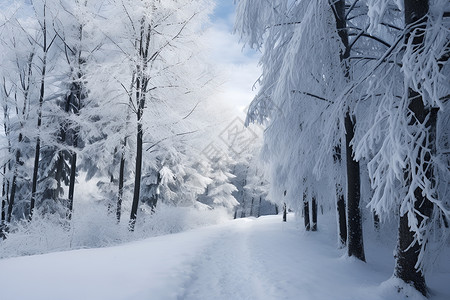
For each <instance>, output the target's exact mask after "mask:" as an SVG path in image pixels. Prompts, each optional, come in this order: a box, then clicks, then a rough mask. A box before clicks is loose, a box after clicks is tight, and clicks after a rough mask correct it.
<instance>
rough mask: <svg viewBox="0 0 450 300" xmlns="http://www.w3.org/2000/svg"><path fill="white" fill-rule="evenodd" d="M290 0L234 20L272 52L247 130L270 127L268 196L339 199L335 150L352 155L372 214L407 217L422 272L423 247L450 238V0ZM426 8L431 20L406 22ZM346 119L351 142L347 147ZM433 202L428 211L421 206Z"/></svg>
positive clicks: (244, 11) (246, 9)
mask: <svg viewBox="0 0 450 300" xmlns="http://www.w3.org/2000/svg"><path fill="white" fill-rule="evenodd" d="M281 2H282V3H283V4H280V5H278V6H277V5H276V3H278V2H270V1H261V2H259V3H256V2H255V1H250V0H248V1H245V0H241V1H239V2H238V14H237V17H238V19H237V22H236V31H237V32H238V34H240V35H241V38H242V40H243V41H244V43H246V44H248V45H249V46H251V47H256V48H258V49H260V50H261V51H262V52H263V55H262V58H261V64H262V75H261V77H260V79H259V84H260V86H261V89H260V92H259V93H258V95H257V96H256V97H255V99H254V100H253V102H252V104H251V105H250V107H249V111H248V115H247V123H250V122H258V123H261V124H265V125H266V126H267V128H266V131H265V134H264V137H265V140H264V147H263V157H264V160H266V161H267V162H268V165H269V170H270V179H271V184H272V186H271V190H270V195H271V198H272V199H274V200H275V201H277V202H278V203H282V202H287V203H288V205H289V206H290V207H292V208H294V209H298V210H301V207H302V201H301V198H302V197H301V195H302V193H303V192H306V191H307V192H308V194H311V193H314V192H315V191H319V193H322V197H321V196H319V199H320V198H322V199H329V200H333V201H334V199H335V197H334V196H333V193H334V191H335V186H334V185H335V184H336V189H338V185H339V184H338V182H340V180H341V179H340V178H341V177H344V176H343V175H344V174H343V172H341V170H336V169H337V168H336V167H340V166H341V164H340V163H339V160H340V158H339V159H338V158H337V155H336V153H339V155H342V156H344V155H347V159H352V160H354V161H355V162H357V163H358V164H359V166H358V168H360V167H361V168H362V171H361V172H362V173H363V174H367V175H366V176H368V178H369V180H370V183H371V188H372V191H371V190H369V189H368V186H367V184H364V185H363V187H364V189H363V190H364V191H365V192H366V193H368V195H363V197H362V198H363V199H366V200H367V203H366V204H367V207H368V208H369V209H370V211H371V212H375V213H376V214H377V216H379V217H381V219H382V220H387V219H397V220H398V218H399V217H400V216H402V220H404V219H405V216H406V218H407V223H408V224H407V227H408V228H409V230H410V231H411V232H413V234H414V238H413V241H412V243H411V245H410V247H413V246H415V245H419V250H418V254H419V255H418V258H417V261H415V262H414V263H415V268H416V270H418V272H422V271H423V267H424V265H426V261H425V260H424V257H425V250H426V249H430V248H432V247H434V245H436V244H437V245H439V244H441V245H442V243H445V240H446V238H445V233H446V232H447V233H448V218H449V203H448V200H447V199H448V198H449V197H448V188H447V186H448V183H449V180H450V174H449V173H448V172H449V171H448V134H449V133H448V126H447V127H446V125H448V94H449V87H450V85H449V69H448V68H449V67H448V59H449V53H450V49H449V28H450V27H449V23H448V22H449V21H448V20H449V18H448V11H450V8H449V3H448V1H442V0H435V1H429V9H428V6H427V5H426V3H422V4H423V5H422V4H420V5H418V4H417V3H416V2H414V1H411V2H408V1H393V0H392V1H388V0H379V1H377V0H367V1H308V0H304V1H281ZM424 2H425V1H424ZM272 3H273V5H272ZM404 3H406V4H407V5H405V6H406V7H407V9H409V10H410V11H405V8H404ZM408 5H409V6H408ZM408 7H409V8H408ZM281 8H283V10H280V9H281ZM419 8H425V9H427V10H428V14H427V12H426V11H425V17H423V18H422V19H420V20H417V21H415V22H414V23H411V24H409V23H408V22H412V21H408V20H410V19H413V20H415V18H417V15H415V12H414V10H418V9H419ZM339 9H341V11H338V10H339ZM255 11H258V12H260V13H259V14H258V15H255V14H254V12H255ZM423 21H426V24H424V23H423ZM340 26H344V27H341V28H340ZM336 28H338V30H337V29H336ZM421 41H423V42H421ZM417 99H420V100H417ZM419 101H420V102H421V103H419V104H420V105H423V109H422V111H423V114H422V113H421V112H419V113H418V112H417V111H421V108H420V107H419V108H417V107H418V105H419V104H418V102H419ZM413 106H415V107H413ZM416 113H417V114H420V115H416ZM346 115H347V116H348V118H347V117H345V116H346ZM344 117H345V119H344ZM347 119H348V120H347ZM344 120H345V122H344ZM347 121H349V122H350V123H353V124H351V126H350V127H353V129H352V130H354V135H353V133H351V137H350V139H351V140H350V141H349V145H348V147H347V149H344V148H343V147H340V145H341V143H342V144H343V143H344V142H345V139H344V134H345V137H346V138H347V137H349V135H348V134H349V132H350V131H349V129H350V127H347V125H348V124H347V123H348V122H347ZM344 125H346V126H344ZM344 129H346V130H345V131H344ZM345 152H347V153H345ZM344 157H345V156H344ZM333 158H334V161H333ZM342 165H344V164H342ZM365 168H367V170H366V169H365ZM348 174H349V175H347V176H348V177H350V173H348ZM353 176H358V178H359V177H360V174H354V175H353ZM347 179H348V178H347ZM357 182H358V184H359V179H358V181H357ZM349 184H350V183H349ZM347 189H348V190H350V188H349V187H347ZM358 191H359V188H358ZM358 197H359V192H358ZM420 199H425V200H423V201H422V200H420ZM427 201H430V202H431V203H432V206H433V207H432V209H431V210H430V211H429V212H425V211H424V210H425V208H420V206H422V204H423V203H422V202H427ZM424 206H426V204H424ZM437 233H439V234H437ZM440 233H444V236H442V235H440ZM402 234H403V236H399V240H401V239H403V240H404V239H405V235H407V234H408V233H407V232H405V233H402ZM431 238H433V239H434V240H433V241H432V240H431ZM432 242H433V244H432V246H429V247H427V246H426V245H427V243H432ZM434 242H436V243H434ZM408 243H409V242H408ZM410 247H406V248H404V249H402V250H401V251H404V252H407V251H408V249H409V248H410ZM438 248H439V247H438ZM422 292H423V293H426V292H425V291H422Z"/></svg>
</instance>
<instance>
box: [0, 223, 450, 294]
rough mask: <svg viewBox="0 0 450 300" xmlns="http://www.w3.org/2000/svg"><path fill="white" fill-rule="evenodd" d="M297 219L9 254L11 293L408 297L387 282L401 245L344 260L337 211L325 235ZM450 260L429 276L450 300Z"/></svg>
mask: <svg viewBox="0 0 450 300" xmlns="http://www.w3.org/2000/svg"><path fill="white" fill-rule="evenodd" d="M294 219H295V217H294V216H293V215H289V216H288V222H287V223H282V222H281V218H280V216H267V217H261V218H258V219H255V218H247V219H238V220H234V221H229V222H226V223H224V224H221V225H215V226H210V227H205V228H202V229H196V230H192V231H188V232H183V233H178V234H173V235H167V236H160V237H155V238H150V239H147V240H143V241H139V242H133V243H129V244H126V245H123V246H118V247H111V248H102V249H88V250H76V251H68V252H59V253H52V254H46V255H39V256H30V257H20V258H11V259H4V260H1V261H0V270H1V272H0V293H1V298H2V299H9V300H22V299H29V300H33V299H34V300H38V299H39V300H53V299H54V300H61V299H64V300H71V299H74V300H75V299H76V300H79V299H93V300H102V299H105V300H106V299H107V300H116V299H117V300H119V299H126V300H133V299H136V300H142V299H157V300H165V299H192V300H202V299H204V300H208V299H216V300H219V299H224V300H225V299H226V300H228V299H258V300H259V299H293V300H294V299H305V300H313V299H334V300H349V299H367V300H375V299H386V300H390V299H392V300H394V299H395V300H398V299H400V298H399V294H397V292H396V291H395V289H394V288H393V282H392V281H388V282H385V283H383V282H384V281H386V280H388V279H389V278H390V276H391V275H392V260H393V258H392V250H391V249H392V248H391V247H387V245H383V243H381V242H380V245H379V247H377V246H376V245H370V247H367V249H368V250H369V251H368V253H367V258H368V259H367V260H368V262H367V263H362V262H360V261H358V260H356V259H349V258H344V257H343V256H342V255H343V252H342V250H337V249H336V238H335V232H334V229H331V228H334V226H332V223H333V222H334V219H333V218H332V217H328V218H327V219H326V220H322V221H323V222H321V224H319V232H317V233H313V232H308V233H306V232H305V231H303V229H299V228H298V227H299V226H298V223H297V222H295V220H294ZM448 257H449V253H448V250H447V253H444V254H443V255H442V257H441V263H439V264H438V266H437V267H436V269H435V270H434V272H433V273H432V274H430V275H429V276H428V284H429V287H430V289H431V294H432V296H431V299H433V300H445V299H450V286H449V284H448V279H449V278H450V263H449V260H448ZM444 262H445V263H444ZM407 293H408V292H407ZM403 294H404V293H403ZM403 294H401V295H403ZM408 299H422V298H421V296H419V295H418V294H417V292H415V293H411V294H409V297H408Z"/></svg>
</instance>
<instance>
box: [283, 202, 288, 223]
mask: <svg viewBox="0 0 450 300" xmlns="http://www.w3.org/2000/svg"><path fill="white" fill-rule="evenodd" d="M283 222H287V208H286V203H284V204H283Z"/></svg>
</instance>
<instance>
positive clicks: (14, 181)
mask: <svg viewBox="0 0 450 300" xmlns="http://www.w3.org/2000/svg"><path fill="white" fill-rule="evenodd" d="M21 141H22V134H19V143H20V142H21ZM19 163H20V150H19V149H17V150H16V161H15V164H14V174H13V179H12V182H11V195H10V197H9V203H8V213H7V216H6V222H7V223H11V217H12V211H13V208H14V202H15V199H16V189H17V173H18V166H19Z"/></svg>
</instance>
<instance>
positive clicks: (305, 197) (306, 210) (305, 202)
mask: <svg viewBox="0 0 450 300" xmlns="http://www.w3.org/2000/svg"><path fill="white" fill-rule="evenodd" d="M303 219H304V221H305V230H306V231H309V230H310V229H311V225H310V223H311V222H310V220H309V201H308V191H307V190H306V189H305V191H304V192H303Z"/></svg>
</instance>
